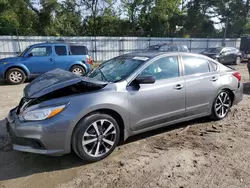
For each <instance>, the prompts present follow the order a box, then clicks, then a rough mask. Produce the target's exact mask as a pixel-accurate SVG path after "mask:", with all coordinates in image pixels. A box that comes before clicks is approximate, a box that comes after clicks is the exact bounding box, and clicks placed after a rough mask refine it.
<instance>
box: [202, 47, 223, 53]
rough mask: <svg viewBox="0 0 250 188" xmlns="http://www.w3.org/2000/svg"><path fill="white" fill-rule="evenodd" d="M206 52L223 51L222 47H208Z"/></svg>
mask: <svg viewBox="0 0 250 188" xmlns="http://www.w3.org/2000/svg"><path fill="white" fill-rule="evenodd" d="M204 52H205V53H220V52H221V48H220V47H218V48H208V49H206V50H205V51H204Z"/></svg>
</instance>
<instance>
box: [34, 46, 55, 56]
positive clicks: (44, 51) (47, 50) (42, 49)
mask: <svg viewBox="0 0 250 188" xmlns="http://www.w3.org/2000/svg"><path fill="white" fill-rule="evenodd" d="M51 53H52V49H51V47H50V46H39V47H34V48H33V49H32V50H31V52H30V54H32V55H33V56H36V57H39V56H40V57H41V56H49V55H51Z"/></svg>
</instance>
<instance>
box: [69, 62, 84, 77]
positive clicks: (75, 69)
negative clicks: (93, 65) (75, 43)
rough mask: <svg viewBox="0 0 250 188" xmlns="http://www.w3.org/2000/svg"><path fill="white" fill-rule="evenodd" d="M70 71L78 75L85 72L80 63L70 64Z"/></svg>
mask: <svg viewBox="0 0 250 188" xmlns="http://www.w3.org/2000/svg"><path fill="white" fill-rule="evenodd" d="M70 72H72V73H74V74H76V75H79V76H83V75H85V74H86V71H85V69H84V68H83V67H82V66H80V65H74V66H72V67H71V69H70Z"/></svg>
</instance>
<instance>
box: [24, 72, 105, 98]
mask: <svg viewBox="0 0 250 188" xmlns="http://www.w3.org/2000/svg"><path fill="white" fill-rule="evenodd" d="M77 83H84V84H85V87H90V88H100V89H101V88H103V87H105V86H106V85H107V84H108V82H102V81H96V80H93V79H91V78H88V77H81V76H77V75H75V74H73V73H71V72H69V71H65V70H62V69H55V70H53V71H49V72H47V73H45V74H42V75H41V76H39V77H38V78H36V79H35V80H33V81H32V82H31V83H30V84H28V85H27V86H26V87H25V88H24V97H25V98H29V99H31V98H38V97H41V96H44V95H46V94H48V93H51V92H53V91H56V90H59V89H62V88H65V87H68V86H71V85H75V84H77Z"/></svg>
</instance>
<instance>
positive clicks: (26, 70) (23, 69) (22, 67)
mask: <svg viewBox="0 0 250 188" xmlns="http://www.w3.org/2000/svg"><path fill="white" fill-rule="evenodd" d="M14 68H16V69H20V70H22V71H23V72H24V74H25V75H26V77H27V78H28V77H29V75H30V72H29V70H28V69H27V68H26V67H24V66H19V65H13V66H10V67H8V68H7V69H6V70H5V72H4V79H6V76H7V72H8V71H9V70H10V69H14Z"/></svg>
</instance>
